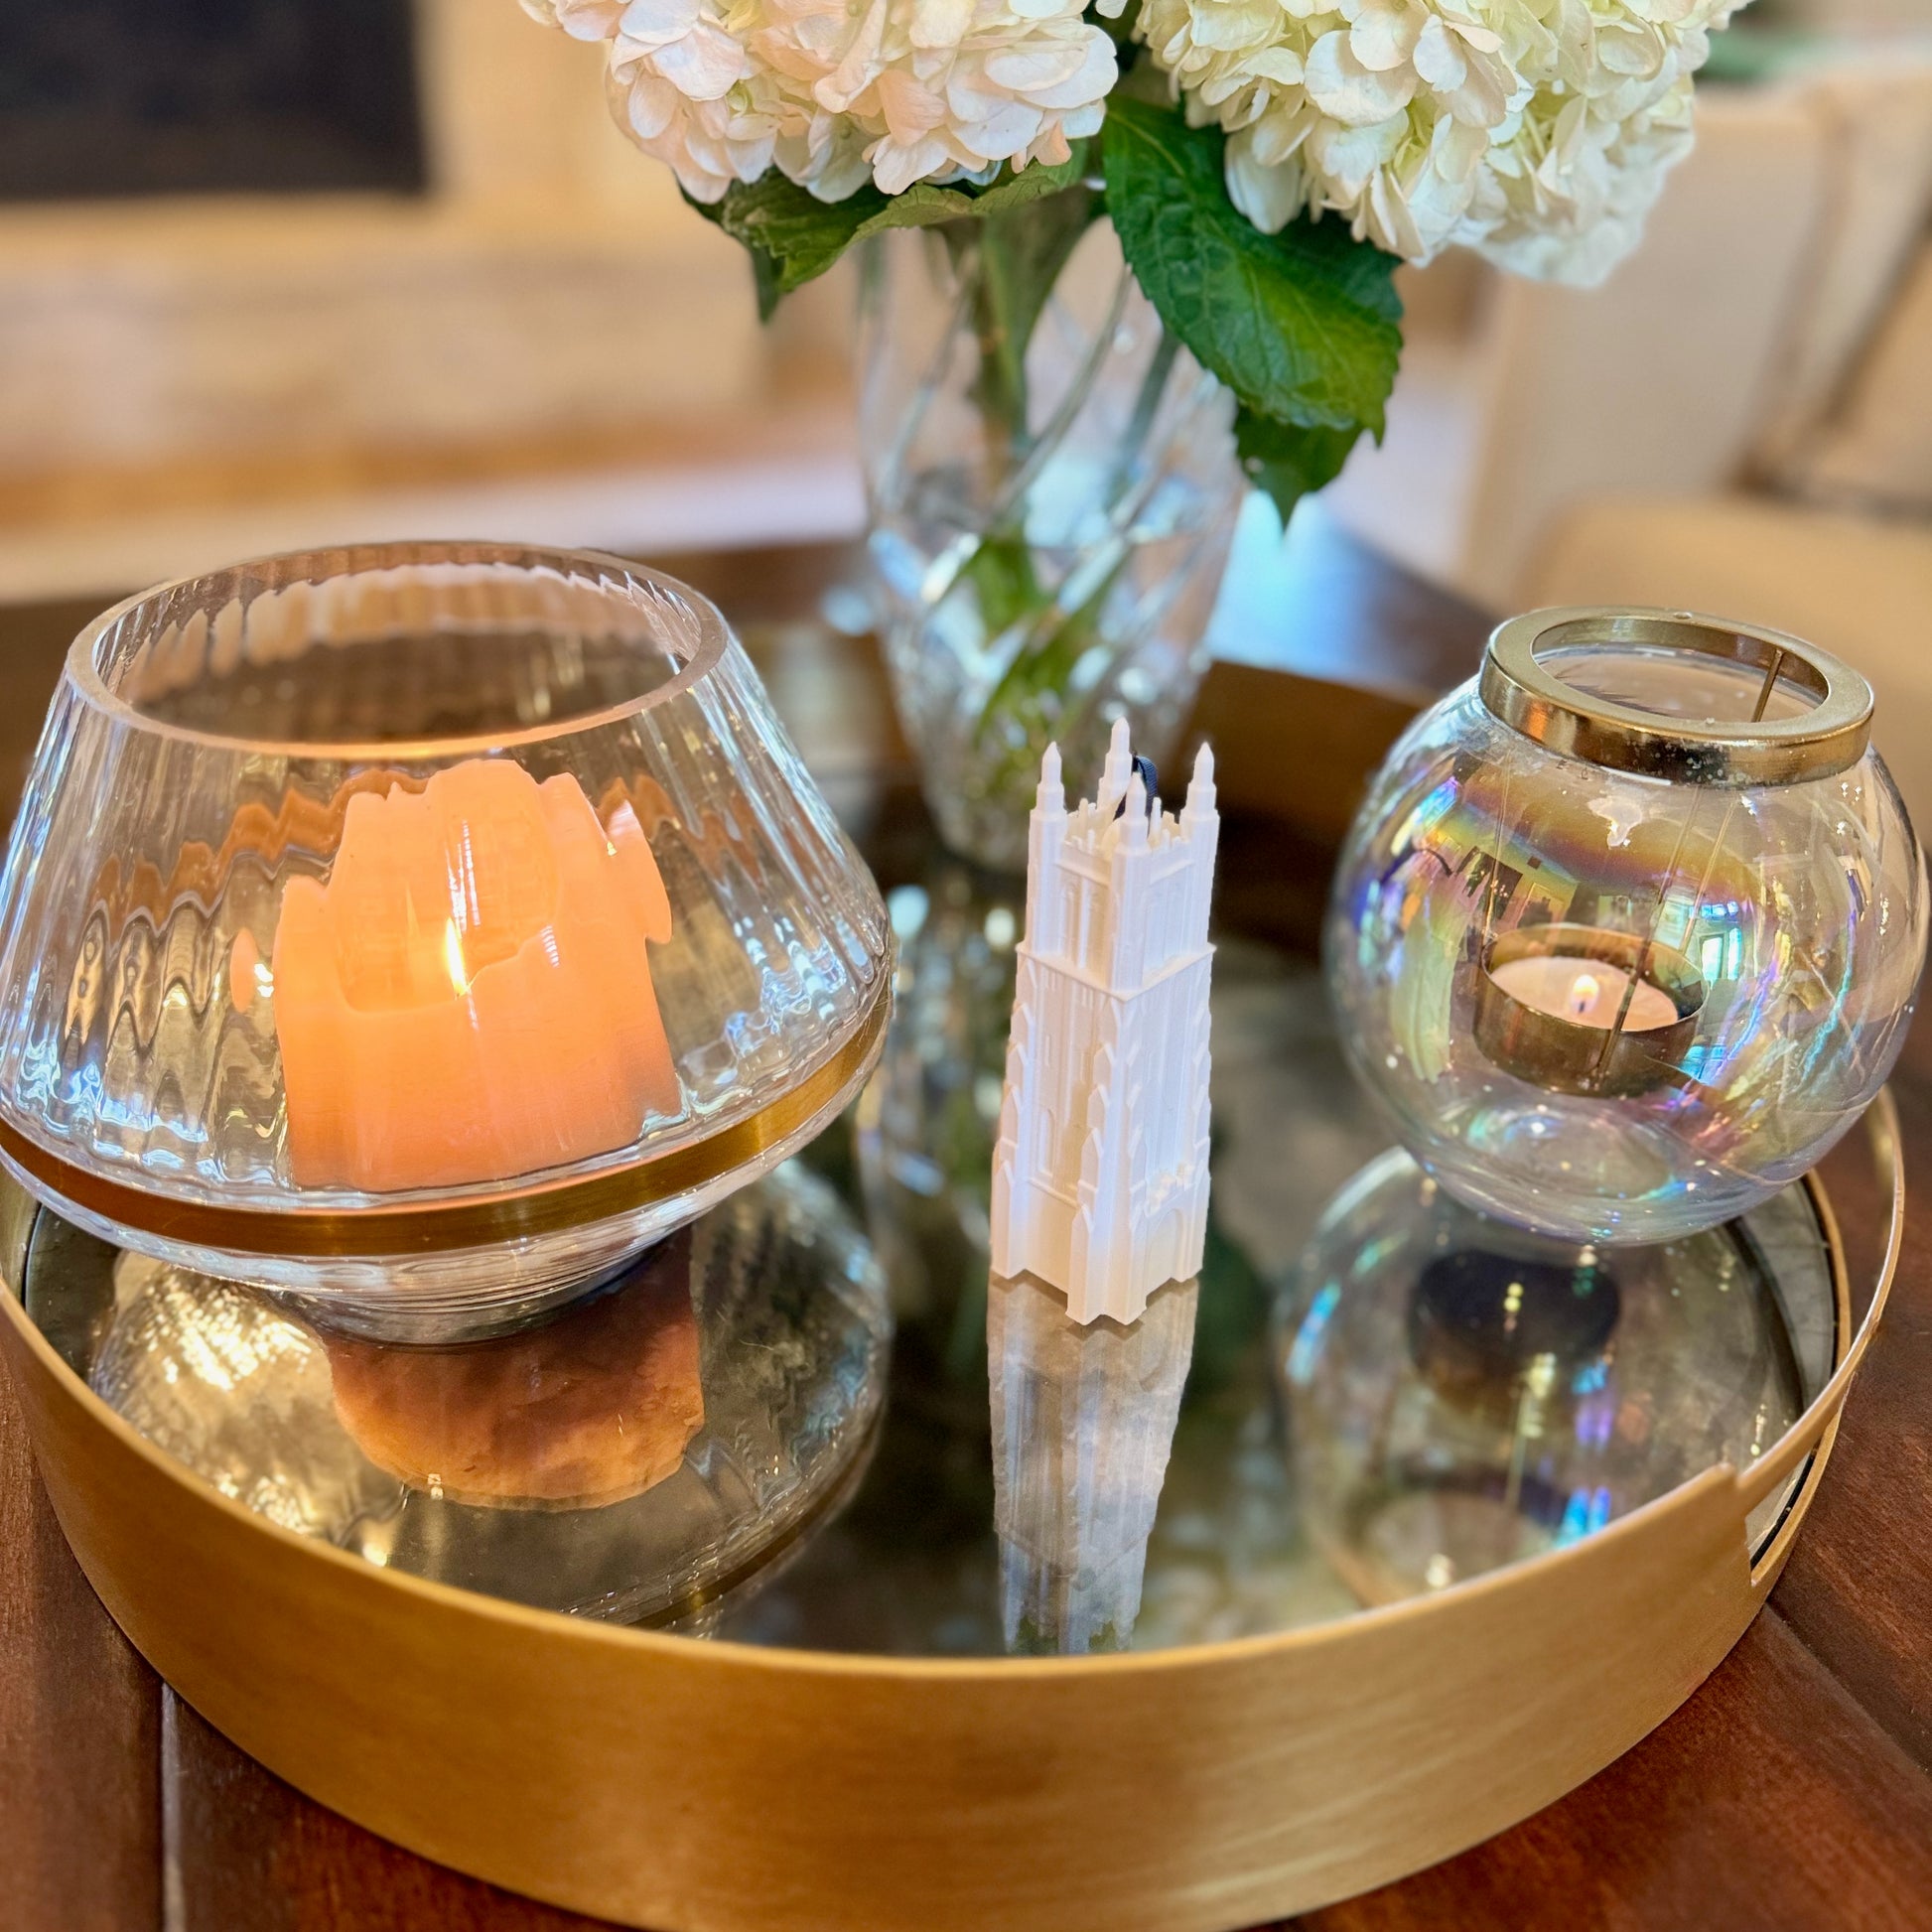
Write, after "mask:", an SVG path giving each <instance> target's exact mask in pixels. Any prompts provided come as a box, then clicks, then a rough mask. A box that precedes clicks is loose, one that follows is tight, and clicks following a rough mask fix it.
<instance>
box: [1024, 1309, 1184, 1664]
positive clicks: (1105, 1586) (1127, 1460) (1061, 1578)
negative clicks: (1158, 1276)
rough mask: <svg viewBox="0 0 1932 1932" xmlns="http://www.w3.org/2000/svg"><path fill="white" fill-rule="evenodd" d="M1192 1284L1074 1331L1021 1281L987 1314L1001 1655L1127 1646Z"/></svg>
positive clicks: (1173, 1414) (1180, 1380)
mask: <svg viewBox="0 0 1932 1932" xmlns="http://www.w3.org/2000/svg"><path fill="white" fill-rule="evenodd" d="M1199 1288H1200V1284H1199V1283H1198V1282H1197V1281H1192V1280H1190V1281H1185V1282H1176V1283H1174V1284H1173V1286H1171V1287H1169V1288H1167V1289H1164V1290H1163V1291H1162V1292H1161V1293H1160V1294H1158V1295H1156V1296H1155V1297H1154V1298H1153V1300H1152V1301H1150V1302H1149V1303H1148V1305H1147V1311H1146V1312H1145V1313H1144V1314H1143V1315H1142V1316H1141V1318H1140V1319H1139V1320H1138V1321H1136V1322H1133V1323H1131V1324H1130V1325H1128V1326H1126V1327H1122V1326H1120V1325H1118V1324H1116V1323H1114V1322H1111V1321H1108V1322H1100V1323H1098V1324H1095V1325H1092V1326H1082V1325H1081V1324H1080V1323H1078V1322H1076V1321H1074V1320H1072V1319H1071V1318H1070V1317H1069V1316H1068V1314H1067V1311H1066V1305H1065V1303H1064V1302H1062V1301H1061V1300H1060V1298H1059V1297H1058V1296H1057V1295H1055V1294H1053V1293H1052V1292H1051V1291H1050V1290H1047V1289H1044V1288H1042V1287H1040V1285H1039V1284H1038V1283H1037V1282H1035V1281H1033V1280H1032V1279H1030V1278H1029V1277H1027V1276H1024V1275H1023V1276H1021V1277H1019V1278H1018V1279H1017V1280H1014V1281H1003V1280H1001V1278H1000V1277H999V1276H997V1275H996V1276H994V1278H993V1280H992V1282H991V1284H990V1285H989V1288H988V1299H987V1305H986V1365H987V1375H988V1379H989V1381H990V1383H991V1385H992V1395H993V1494H994V1503H993V1514H994V1523H995V1527H996V1528H997V1529H998V1531H999V1534H1000V1596H1001V1614H1002V1618H1003V1620H1004V1625H1005V1631H1006V1642H1007V1648H1008V1649H1009V1650H1047V1651H1053V1650H1058V1651H1073V1652H1081V1651H1088V1650H1124V1649H1126V1648H1127V1647H1128V1641H1129V1639H1130V1638H1131V1637H1132V1636H1133V1634H1134V1620H1135V1618H1136V1617H1137V1616H1138V1615H1139V1614H1140V1608H1141V1578H1142V1575H1143V1573H1144V1571H1145V1569H1146V1567H1147V1540H1148V1537H1149V1535H1150V1534H1151V1533H1152V1531H1153V1529H1154V1517H1155V1511H1156V1509H1157V1508H1158V1507H1159V1505H1160V1501H1161V1485H1162V1483H1163V1481H1164V1480H1165V1479H1166V1477H1167V1473H1168V1454H1169V1451H1170V1449H1172V1448H1173V1432H1174V1424H1175V1423H1176V1422H1177V1421H1178V1419H1179V1416H1180V1391H1181V1387H1182V1385H1183V1384H1184V1383H1185V1382H1186V1380H1187V1364H1188V1362H1189V1361H1190V1360H1191V1358H1192V1356H1193V1350H1194V1311H1195V1307H1196V1304H1197V1300H1198V1295H1199Z"/></svg>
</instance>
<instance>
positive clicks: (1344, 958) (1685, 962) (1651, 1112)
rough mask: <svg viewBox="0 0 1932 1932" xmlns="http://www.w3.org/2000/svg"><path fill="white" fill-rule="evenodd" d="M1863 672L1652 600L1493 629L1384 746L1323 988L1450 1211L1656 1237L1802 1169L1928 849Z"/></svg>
mask: <svg viewBox="0 0 1932 1932" xmlns="http://www.w3.org/2000/svg"><path fill="white" fill-rule="evenodd" d="M1871 710H1872V699H1871V692H1870V689H1869V687H1868V686H1867V685H1866V684H1865V682H1864V680H1863V678H1861V677H1860V676H1859V675H1858V673H1857V672H1856V671H1853V670H1852V669H1851V668H1850V667H1849V666H1847V665H1845V664H1843V663H1841V662H1839V661H1838V660H1837V659H1836V658H1834V657H1832V656H1830V655H1829V654H1828V653H1826V652H1824V651H1821V650H1818V649H1816V648H1815V647H1814V646H1812V645H1809V644H1806V643H1803V642H1801V641H1799V640H1798V639H1797V638H1793V637H1787V636H1783V635H1781V634H1780V633H1778V632H1775V631H1769V630H1760V629H1755V628H1752V627H1750V626H1746V625H1740V624H1732V623H1727V622H1725V621H1720V620H1717V619H1710V618H1697V617H1690V616H1684V615H1675V614H1670V613H1664V612H1615V611H1592V610H1564V611H1547V612H1542V613H1538V614H1535V615H1533V616H1530V617H1526V618H1519V619H1516V620H1514V621H1511V622H1509V623H1506V624H1504V625H1503V626H1502V627H1501V628H1500V629H1498V630H1497V631H1496V633H1495V635H1494V636H1493V637H1492V638H1491V639H1490V642H1489V647H1488V650H1487V652H1486V654H1485V657H1484V661H1483V666H1482V672H1481V675H1480V677H1478V678H1477V679H1475V680H1473V681H1471V682H1470V683H1469V684H1466V685H1464V686H1463V687H1462V688H1461V689H1460V690H1458V691H1455V692H1453V693H1451V694H1450V695H1449V697H1447V698H1446V699H1444V700H1443V701H1442V702H1441V703H1440V704H1438V705H1437V706H1436V707H1435V708H1434V709H1432V710H1431V711H1429V712H1427V713H1425V714H1424V716H1423V717H1421V718H1420V719H1418V720H1417V721H1416V723H1415V724H1414V725H1413V726H1412V727H1411V728H1410V729H1409V731H1408V732H1407V733H1405V734H1404V736H1403V738H1402V739H1401V741H1400V742H1399V743H1398V744H1397V746H1396V747H1395V749H1394V750H1393V751H1392V752H1391V753H1390V755H1389V758H1388V760H1387V762H1386V763H1385V764H1384V765H1383V767H1382V769H1381V771H1380V773H1379V774H1378V775H1377V777H1376V779H1375V781H1374V783H1373V785H1372V786H1371V788H1370V792H1369V796H1368V799H1367V802H1366V803H1365V804H1364V806H1363V808H1362V810H1361V813H1360V815H1359V816H1358V818H1357V819H1356V822H1355V825H1354V828H1353V830H1352V832H1351V834H1350V837H1349V839H1348V842H1347V845H1346V847H1345V849H1344V852H1343V856H1342V860H1341V865H1340V869H1339V871H1338V873H1337V877H1336V883H1335V890H1334V895H1333V898H1332V900H1331V904H1330V911H1329V918H1328V925H1327V932H1326V945H1325V953H1326V968H1327V975H1328V985H1329V990H1330V994H1331V997H1332V999H1333V1002H1334V1005H1335V1008H1336V1011H1337V1017H1338V1019H1339V1021H1340V1023H1341V1024H1340V1028H1339V1032H1340V1036H1341V1038H1342V1039H1343V1040H1344V1042H1345V1043H1346V1044H1347V1046H1348V1049H1349V1052H1350V1055H1351V1057H1352V1059H1353V1062H1354V1065H1355V1068H1356V1071H1357V1072H1358V1073H1359V1074H1360V1076H1361V1078H1362V1080H1363V1082H1364V1083H1365V1084H1366V1086H1367V1088H1368V1090H1369V1092H1370V1093H1371V1094H1372V1095H1373V1096H1374V1097H1375V1099H1376V1101H1377V1102H1378V1104H1379V1105H1380V1107H1381V1108H1382V1110H1383V1112H1384V1113H1385V1114H1386V1115H1387V1117H1388V1119H1389V1122H1390V1124H1391V1125H1392V1126H1393V1128H1394V1129H1395V1131H1396V1133H1397V1134H1398V1135H1399V1136H1400V1137H1401V1139H1402V1140H1403V1142H1404V1143H1405V1145H1407V1147H1408V1148H1409V1149H1410V1151H1411V1152H1412V1153H1413V1154H1414V1155H1415V1156H1416V1158H1417V1160H1419V1161H1420V1162H1421V1163H1422V1164H1423V1166H1424V1167H1425V1168H1426V1169H1427V1170H1428V1171H1429V1172H1430V1173H1432V1174H1435V1175H1437V1176H1438V1177H1439V1178H1440V1179H1441V1180H1442V1182H1443V1184H1444V1185H1445V1186H1447V1187H1449V1189H1450V1190H1451V1191H1452V1192H1454V1193H1455V1194H1457V1195H1458V1196H1459V1197H1460V1198H1461V1199H1463V1200H1464V1201H1466V1202H1467V1203H1469V1204H1470V1205H1472V1206H1475V1207H1479V1208H1482V1209H1484V1210H1486V1211H1487V1212H1490V1213H1493V1214H1497V1215H1500V1216H1503V1217H1504V1218H1506V1219H1510V1220H1514V1221H1517V1222H1519V1223H1521V1224H1523V1225H1525V1226H1527V1227H1530V1228H1533V1229H1536V1230H1539V1231H1541V1232H1543V1233H1546V1234H1550V1235H1555V1236H1559V1237H1562V1238H1565V1239H1569V1240H1574V1241H1598V1242H1635V1241H1661V1240H1669V1239H1672V1238H1674V1237H1677V1236H1679V1235H1683V1234H1686V1233H1690V1232H1692V1231H1695V1230H1697V1229H1700V1228H1705V1227H1711V1226H1715V1225H1716V1224H1718V1223H1719V1222H1721V1221H1724V1220H1726V1219H1728V1218H1729V1217H1731V1216H1733V1215H1736V1214H1740V1213H1742V1212H1744V1211H1745V1210H1746V1209H1748V1208H1750V1207H1751V1206H1753V1205H1754V1204H1756V1203H1757V1202H1759V1201H1762V1200H1763V1199H1765V1198H1766V1197H1767V1196H1768V1195H1769V1194H1771V1193H1772V1192H1774V1191H1775V1190H1776V1189H1777V1188H1779V1187H1781V1186H1783V1185H1784V1184H1786V1183H1787V1182H1788V1181H1790V1180H1793V1179H1795V1178H1796V1177H1797V1176H1798V1175H1799V1174H1801V1173H1804V1172H1805V1170H1806V1169H1808V1168H1809V1167H1811V1166H1812V1164H1813V1163H1815V1162H1816V1161H1817V1160H1818V1158H1819V1157H1820V1156H1821V1155H1822V1154H1823V1153H1824V1152H1825V1151H1826V1149H1828V1148H1829V1147H1830V1146H1831V1145H1832V1144H1833V1142H1835V1141H1836V1140H1837V1139H1838V1138H1839V1136H1840V1135H1841V1134H1843V1133H1844V1132H1845V1130H1846V1129H1847V1128H1848V1127H1849V1126H1850V1125H1851V1124H1852V1122H1853V1121H1854V1120H1856V1119H1857V1118H1858V1116H1859V1114H1860V1112H1861V1111H1862V1110H1863V1108H1864V1106H1865V1105H1866V1103H1867V1102H1868V1101H1870V1099H1871V1098H1872V1096H1873V1095H1874V1094H1875V1093H1876V1092H1877V1090H1878V1088H1879V1086H1880V1085H1881V1084H1882V1082H1883V1080H1884V1078H1885V1075H1886V1073H1887V1072H1888V1071H1889V1070H1890V1068H1891V1064H1892V1061H1893V1060H1894V1059H1895V1058H1896V1056H1897V1053H1898V1050H1899V1047H1900V1046H1901V1045H1902V1043H1903V1040H1904V1033H1905V1026H1906V1022H1907V1020H1908V1019H1909V1017H1910V1014H1911V1009H1912V1002H1913V998H1914V994H1915V989H1916V986H1917V982H1918V976H1919V970H1920V967H1921V965H1922V964H1923V961H1924V955H1925V923H1926V883H1925V867H1924V860H1923V858H1922V856H1921V854H1920V851H1919V847H1918V843H1917V840H1916V839H1915V838H1914V836H1913V833H1912V828H1911V825H1910V823H1909V822H1908V820H1907V818H1906V815H1905V810H1904V807H1903V805H1902V804H1901V803H1900V801H1899V797H1898V793H1897V790H1896V788H1895V787H1894V786H1893V784H1892V782H1891V779H1890V777H1889V776H1888V775H1887V773H1886V771H1885V768H1884V765H1883V764H1882V762H1880V760H1879V759H1878V757H1877V755H1876V754H1875V753H1874V752H1872V751H1871V749H1870V747H1869V743H1868V739H1869V731H1870V720H1871Z"/></svg>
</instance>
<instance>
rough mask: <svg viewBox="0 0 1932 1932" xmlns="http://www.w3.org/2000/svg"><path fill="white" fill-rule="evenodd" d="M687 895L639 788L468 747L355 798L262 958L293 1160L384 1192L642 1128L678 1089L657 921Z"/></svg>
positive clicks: (575, 1151) (575, 1156)
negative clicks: (433, 767)
mask: <svg viewBox="0 0 1932 1932" xmlns="http://www.w3.org/2000/svg"><path fill="white" fill-rule="evenodd" d="M670 931H671V911H670V901H669V899H668V897H666V895H665V892H664V886H663V882H662V880H661V879H660V878H659V877H658V873H657V866H656V862H655V861H654V860H653V859H652V857H651V852H650V846H649V844H648V843H647V841H646V840H645V838H644V834H643V828H642V827H641V826H640V825H639V824H638V823H637V820H636V817H635V815H634V813H632V812H631V810H630V808H629V806H628V805H623V806H621V807H620V808H619V809H618V811H617V812H616V813H615V814H614V815H613V817H612V819H611V823H610V825H609V827H608V829H607V827H606V826H605V825H603V824H601V823H600V822H599V820H598V816H597V813H596V811H595V810H594V809H593V807H592V805H591V802H590V800H589V798H588V797H587V796H586V795H585V793H584V789H583V787H582V785H580V784H579V783H578V781H577V779H576V778H575V777H573V776H571V775H569V774H568V773H561V774H559V775H558V776H556V777H552V778H549V779H546V780H545V781H544V782H543V783H542V784H539V783H538V782H537V780H536V779H535V778H534V777H532V776H531V775H530V773H529V772H527V771H526V770H524V769H523V767H522V766H521V765H518V764H515V763H513V762H511V761H510V760H508V759H468V760H466V761H465V762H464V763H462V764H458V765H453V766H451V767H450V768H449V769H447V770H443V771H439V772H437V773H436V775H435V776H433V777H432V778H431V779H430V780H429V782H428V783H427V784H426V785H425V786H424V787H423V788H422V789H421V790H420V791H412V790H408V789H406V788H404V787H403V786H402V785H400V784H397V785H395V786H392V787H391V788H390V789H389V790H388V791H386V792H383V793H375V792H361V793H358V794H356V795H355V796H353V797H351V798H350V799H349V801H348V805H347V810H346V813H345V818H344V824H343V836H342V843H341V845H340V847H339V848H338V850H337V854H336V860H335V864H334V866H333V867H332V869H331V871H330V875H329V878H328V880H327V882H326V883H325V882H323V881H320V880H315V879H306V878H303V879H294V880H291V881H290V882H289V884H288V886H287V888H286V889H285V891H284V893H283V896H282V907H281V918H280V922H279V924H278V926H277V928H276V933H275V944H274V950H273V955H272V958H271V960H270V963H269V967H268V970H267V972H266V973H264V972H263V971H262V970H261V968H260V961H259V955H258V953H257V951H256V948H255V945H254V942H253V940H252V938H250V937H249V936H248V935H247V934H245V933H244V934H242V935H240V936H239V937H238V938H237V940H236V942H235V948H234V951H233V954H232V956H231V959H230V965H229V977H230V990H231V993H232V995H233V997H234V998H235V999H236V1000H237V1001H238V1002H239V1001H241V1000H242V999H244V997H259V998H263V999H265V1000H267V1001H268V1002H269V1003H270V1007H271V1010H272V1013H273V1016H274V1025H275V1034H276V1037H277V1039H278V1041H279V1043H280V1047H281V1054H282V1072H283V1082H284V1087H285V1091H286V1094H287V1110H288V1152H289V1166H290V1171H291V1173H292V1175H293V1178H294V1179H295V1180H296V1182H297V1183H298V1184H299V1185H302V1186H305V1187H353V1188H357V1189H361V1190H364V1191H367V1192H372V1193H379V1192H394V1191H398V1190H404V1189H409V1188H421V1187H449V1186H461V1185H463V1184H465V1183H467V1182H474V1181H485V1180H502V1179H507V1178H510V1177H512V1176H514V1175H517V1174H522V1173H532V1172H535V1171H537V1170H539V1169H544V1168H551V1167H560V1166H564V1165H567V1164H569V1163H571V1162H576V1161H581V1160H584V1159H587V1158H589V1157H590V1156H593V1155H597V1154H602V1153H608V1152H610V1151H613V1150H615V1149H618V1148H621V1147H624V1146H626V1145H628V1144H629V1143H630V1142H632V1141H634V1140H635V1139H636V1138H637V1136H638V1135H639V1133H640V1132H641V1131H642V1129H643V1125H644V1121H645V1118H646V1116H647V1115H648V1114H650V1113H651V1112H657V1113H660V1114H675V1113H676V1112H677V1111H678V1110H679V1108H680V1106H681V1104H682V1103H681V1090H680V1087H679V1084H678V1078H677V1072H676V1068H675V1067H674V1066H673V1064H672V1060H671V1052H670V1047H669V1044H668V1042H667V1041H666V1039H665V1036H664V1028H663V1023H662V1022H661V1020H660V1019H659V1017H658V1012H657V1001H656V997H655V994H654V993H653V991H652V987H651V977H650V962H649V958H648V956H647V953H646V951H645V942H646V940H651V939H655V940H660V941H661V940H664V939H667V938H669V937H670Z"/></svg>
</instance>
